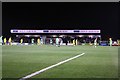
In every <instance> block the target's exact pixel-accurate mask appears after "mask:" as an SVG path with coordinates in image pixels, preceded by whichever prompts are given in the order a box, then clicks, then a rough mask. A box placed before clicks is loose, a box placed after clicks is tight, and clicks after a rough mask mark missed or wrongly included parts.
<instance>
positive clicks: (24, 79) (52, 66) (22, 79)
mask: <svg viewBox="0 0 120 80" xmlns="http://www.w3.org/2000/svg"><path fill="white" fill-rule="evenodd" d="M84 54H85V53H82V54H79V55H77V56H74V57H71V58H69V59H66V60H64V61H61V62H59V63H57V64H54V65H51V66H49V67H46V68H44V69H41V70H39V71H36V72H34V73H32V74H30V75H27V76H25V77H23V78H21V79H19V80H26V79H28V78H31V77H33V76H35V75H38V74H40V73H42V72H44V71H46V70H49V69H51V68H54V67H56V66H59V65H61V64H63V63H66V62H68V61H71V60H73V59H75V58H78V57H80V56H82V55H84Z"/></svg>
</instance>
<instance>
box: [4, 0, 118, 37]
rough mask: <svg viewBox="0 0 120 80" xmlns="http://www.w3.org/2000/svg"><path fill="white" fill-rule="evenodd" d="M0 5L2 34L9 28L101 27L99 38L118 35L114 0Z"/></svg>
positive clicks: (116, 4)
mask: <svg viewBox="0 0 120 80" xmlns="http://www.w3.org/2000/svg"><path fill="white" fill-rule="evenodd" d="M2 9H3V10H2V17H3V18H2V19H3V20H2V21H3V24H2V25H3V27H2V29H3V30H2V32H3V36H9V35H8V34H10V29H101V31H102V33H101V35H102V38H103V39H108V38H109V37H112V38H114V39H117V37H118V14H119V13H118V3H115V2H114V3H113V2H109V3H107V2H106V3H92V2H89V3H83V2H75V3H73V2H71V3H70V2H69V3H68V2H62V3H59V2H57V3H52V2H48V3H47V2H45V3H43V2H36V3H33V2H31V3H12V2H4V3H3V4H2Z"/></svg>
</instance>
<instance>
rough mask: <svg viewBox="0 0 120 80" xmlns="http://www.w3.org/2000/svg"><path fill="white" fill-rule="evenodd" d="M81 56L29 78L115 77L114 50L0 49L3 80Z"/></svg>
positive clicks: (67, 47) (87, 48)
mask: <svg viewBox="0 0 120 80" xmlns="http://www.w3.org/2000/svg"><path fill="white" fill-rule="evenodd" d="M80 53H85V55H83V56H81V57H79V58H77V59H74V60H72V61H69V62H67V63H65V64H62V65H59V66H57V67H54V68H52V69H50V70H47V71H45V72H43V73H41V74H39V75H36V76H34V77H32V78H117V77H118V47H109V46H98V47H96V48H95V47H93V46H61V47H56V46H51V45H43V46H37V45H29V46H22V45H18V46H2V58H3V61H2V62H3V64H2V71H3V72H2V73H3V74H2V76H3V78H22V77H24V76H27V75H29V74H31V73H34V72H36V71H39V70H41V69H43V68H46V67H48V66H51V65H53V64H56V63H58V62H60V61H63V60H66V59H68V58H71V57H73V56H76V55H77V54H80Z"/></svg>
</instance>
